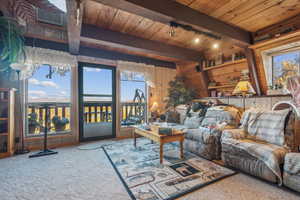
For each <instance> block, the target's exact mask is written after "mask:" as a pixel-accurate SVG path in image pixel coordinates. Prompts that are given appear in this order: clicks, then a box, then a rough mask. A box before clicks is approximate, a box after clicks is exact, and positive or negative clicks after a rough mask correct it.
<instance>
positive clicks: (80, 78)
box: [78, 62, 117, 142]
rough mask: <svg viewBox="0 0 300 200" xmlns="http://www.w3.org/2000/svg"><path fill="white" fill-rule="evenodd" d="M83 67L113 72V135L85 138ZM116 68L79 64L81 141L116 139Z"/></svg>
mask: <svg viewBox="0 0 300 200" xmlns="http://www.w3.org/2000/svg"><path fill="white" fill-rule="evenodd" d="M83 67H93V68H100V69H101V68H102V69H109V70H111V71H112V129H113V130H112V135H108V136H97V137H90V138H84V127H83V126H84V115H83V102H84V101H83V96H84V94H83ZM116 100H117V99H116V68H115V67H114V66H109V65H103V64H93V63H86V62H78V106H79V108H78V119H79V141H80V142H85V141H94V140H101V139H108V138H115V137H116V120H117V118H116V113H117V112H116V109H117V104H116Z"/></svg>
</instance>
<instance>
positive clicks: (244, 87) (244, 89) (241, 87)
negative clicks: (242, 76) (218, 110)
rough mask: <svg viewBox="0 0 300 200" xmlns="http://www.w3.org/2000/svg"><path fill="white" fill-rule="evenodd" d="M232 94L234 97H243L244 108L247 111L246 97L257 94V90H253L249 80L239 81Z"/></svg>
mask: <svg viewBox="0 0 300 200" xmlns="http://www.w3.org/2000/svg"><path fill="white" fill-rule="evenodd" d="M232 94H234V95H242V97H243V107H244V110H245V97H246V96H247V95H249V94H256V92H255V90H254V89H253V87H252V85H251V83H250V82H249V81H247V80H242V81H239V82H238V84H237V85H236V86H235V88H234V90H233V92H232Z"/></svg>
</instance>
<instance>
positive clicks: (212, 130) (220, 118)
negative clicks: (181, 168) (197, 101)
mask: <svg viewBox="0 0 300 200" xmlns="http://www.w3.org/2000/svg"><path fill="white" fill-rule="evenodd" d="M192 107H193V106H192ZM203 109H204V110H203ZM240 115H241V113H240V111H239V110H238V109H237V108H235V107H232V106H211V107H209V108H204V107H202V108H201V109H198V110H197V109H191V110H190V111H189V112H188V113H187V116H186V117H185V119H184V120H183V126H184V127H185V140H184V149H185V150H186V151H190V152H193V153H195V154H197V155H199V156H201V157H204V158H206V159H208V160H219V159H221V142H220V138H221V135H222V130H223V129H225V128H236V127H237V126H238V123H239V120H240Z"/></svg>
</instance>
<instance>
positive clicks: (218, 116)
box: [201, 107, 239, 127]
mask: <svg viewBox="0 0 300 200" xmlns="http://www.w3.org/2000/svg"><path fill="white" fill-rule="evenodd" d="M227 109H228V108H222V107H211V108H209V109H208V110H207V112H206V114H205V116H204V118H203V120H202V122H201V126H203V127H215V126H216V125H217V124H220V123H223V122H225V123H226V124H227V125H230V126H233V127H237V125H238V120H237V117H238V115H237V114H234V113H233V112H232V111H229V110H227ZM230 109H231V108H230ZM232 109H233V108H232ZM236 113H237V112H236ZM238 119H239V118H238Z"/></svg>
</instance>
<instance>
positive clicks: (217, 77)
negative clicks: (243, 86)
mask: <svg viewBox="0 0 300 200" xmlns="http://www.w3.org/2000/svg"><path fill="white" fill-rule="evenodd" d="M246 69H248V64H247V61H246V60H243V62H240V63H237V64H232V65H228V66H226V67H222V68H217V69H213V70H210V71H208V72H207V75H208V79H209V81H213V82H216V83H217V84H218V85H230V84H231V85H232V81H231V80H232V79H234V78H239V77H240V75H241V71H243V70H246ZM218 90H221V91H223V92H225V91H232V90H233V87H231V88H230V87H228V88H222V89H221V88H220V89H218Z"/></svg>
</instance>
